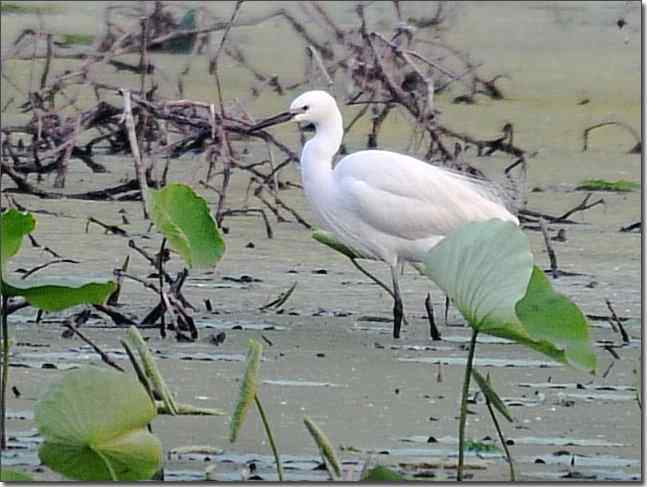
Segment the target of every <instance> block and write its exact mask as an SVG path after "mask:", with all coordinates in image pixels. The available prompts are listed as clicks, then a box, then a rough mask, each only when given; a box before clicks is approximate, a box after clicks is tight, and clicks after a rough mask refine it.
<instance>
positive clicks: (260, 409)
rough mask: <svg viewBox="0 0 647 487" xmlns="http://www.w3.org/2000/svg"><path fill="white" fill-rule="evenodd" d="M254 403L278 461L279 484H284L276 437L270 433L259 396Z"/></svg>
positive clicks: (256, 396)
mask: <svg viewBox="0 0 647 487" xmlns="http://www.w3.org/2000/svg"><path fill="white" fill-rule="evenodd" d="M254 402H256V407H257V408H258V414H260V416H261V421H263V427H264V428H265V434H267V440H268V441H269V442H270V447H271V448H272V454H274V460H275V461H276V473H277V474H278V476H279V482H283V467H282V466H281V459H280V458H279V452H278V450H277V449H276V444H275V443H274V437H273V436H272V431H270V423H269V422H268V420H267V416H265V411H264V410H263V406H261V401H260V400H259V399H258V395H255V396H254Z"/></svg>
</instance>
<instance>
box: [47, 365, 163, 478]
mask: <svg viewBox="0 0 647 487" xmlns="http://www.w3.org/2000/svg"><path fill="white" fill-rule="evenodd" d="M156 414H157V412H156V408H155V405H154V404H153V402H152V401H151V399H150V397H149V396H148V394H147V393H146V391H145V390H144V388H143V387H142V386H141V384H140V383H139V382H138V381H137V380H136V379H135V378H134V377H132V376H129V375H127V374H123V373H120V372H116V371H114V370H110V369H100V368H97V367H85V368H82V369H78V370H75V371H72V372H69V373H67V374H66V375H65V377H64V378H63V380H62V381H61V382H59V383H57V384H54V385H53V386H51V387H50V388H49V390H48V391H47V393H46V395H45V396H44V397H43V398H42V399H41V400H40V401H38V402H37V403H36V404H35V406H34V419H35V421H36V425H37V426H38V430H39V432H40V434H41V435H42V436H43V438H44V440H45V442H44V443H43V445H42V446H41V448H40V450H39V455H40V458H41V460H42V462H43V463H45V464H46V465H48V466H49V467H50V468H52V469H53V470H55V471H57V472H60V473H62V474H63V475H65V476H66V477H68V478H73V479H78V480H86V481H99V480H112V479H118V480H129V481H133V480H144V479H149V478H151V477H152V475H153V474H154V473H155V472H157V471H158V470H159V468H160V466H161V463H162V447H161V444H160V442H159V440H158V439H157V438H156V437H155V436H153V435H152V434H151V433H149V432H148V431H147V429H146V425H147V424H148V423H150V421H151V420H152V419H153V418H154V417H155V415H156Z"/></svg>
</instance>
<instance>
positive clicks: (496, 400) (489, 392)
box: [472, 369, 513, 422]
mask: <svg viewBox="0 0 647 487" xmlns="http://www.w3.org/2000/svg"><path fill="white" fill-rule="evenodd" d="M472 376H473V377H474V379H475V380H476V383H477V384H478V385H479V387H480V388H481V391H482V392H483V394H484V395H485V397H486V398H487V399H488V401H490V403H491V404H492V406H493V407H494V408H495V409H496V410H497V411H499V412H500V413H501V414H503V416H504V417H505V419H507V420H508V421H510V422H512V421H513V419H512V415H511V414H510V411H508V408H507V406H506V405H505V404H504V403H503V401H502V400H501V398H500V397H499V395H498V394H497V393H496V391H495V390H494V389H492V386H491V385H490V383H489V381H488V380H486V379H485V378H484V377H483V376H482V375H481V374H479V372H478V371H477V370H476V369H472Z"/></svg>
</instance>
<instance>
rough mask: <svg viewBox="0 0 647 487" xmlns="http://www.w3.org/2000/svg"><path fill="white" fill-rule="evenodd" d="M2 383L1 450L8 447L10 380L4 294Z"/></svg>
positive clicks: (0, 413)
mask: <svg viewBox="0 0 647 487" xmlns="http://www.w3.org/2000/svg"><path fill="white" fill-rule="evenodd" d="M1 312H2V384H0V450H4V449H6V448H7V435H6V431H5V427H6V416H7V383H8V382H9V324H8V323H7V297H6V296H4V295H3V296H2V310H1Z"/></svg>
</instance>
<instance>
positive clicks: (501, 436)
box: [485, 398, 515, 482]
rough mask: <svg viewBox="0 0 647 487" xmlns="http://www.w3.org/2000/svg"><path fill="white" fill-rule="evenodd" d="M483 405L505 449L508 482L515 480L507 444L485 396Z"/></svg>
mask: <svg viewBox="0 0 647 487" xmlns="http://www.w3.org/2000/svg"><path fill="white" fill-rule="evenodd" d="M485 405H486V406H487V409H488V411H489V412H490V416H491V417H492V422H493V423H494V427H495V428H496V432H497V433H498V435H499V441H500V442H501V446H502V447H503V451H505V456H506V460H507V462H508V465H510V482H515V474H514V464H513V463H512V455H510V450H509V449H508V445H507V444H506V442H505V438H504V437H503V432H502V431H501V427H500V426H499V421H498V420H497V419H496V416H495V414H494V409H493V408H492V404H491V403H490V400H489V399H487V398H486V399H485Z"/></svg>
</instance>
